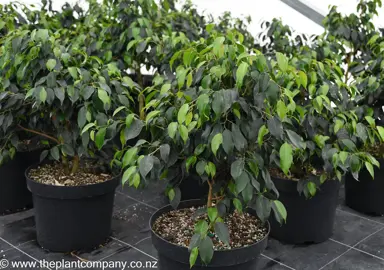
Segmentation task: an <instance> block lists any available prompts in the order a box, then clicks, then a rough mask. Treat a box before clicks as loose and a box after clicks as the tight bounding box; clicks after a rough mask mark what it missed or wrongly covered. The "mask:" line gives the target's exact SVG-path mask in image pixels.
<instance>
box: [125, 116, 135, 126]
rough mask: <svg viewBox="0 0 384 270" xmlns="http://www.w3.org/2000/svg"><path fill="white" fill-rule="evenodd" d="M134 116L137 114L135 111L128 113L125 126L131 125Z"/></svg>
mask: <svg viewBox="0 0 384 270" xmlns="http://www.w3.org/2000/svg"><path fill="white" fill-rule="evenodd" d="M134 118H135V115H134V114H133V113H131V114H128V115H127V117H126V118H125V126H126V127H127V128H129V127H130V126H131V124H132V121H133V119H134Z"/></svg>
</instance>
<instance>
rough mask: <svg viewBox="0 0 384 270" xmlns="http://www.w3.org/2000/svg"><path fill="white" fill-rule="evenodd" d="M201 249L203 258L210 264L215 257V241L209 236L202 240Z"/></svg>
mask: <svg viewBox="0 0 384 270" xmlns="http://www.w3.org/2000/svg"><path fill="white" fill-rule="evenodd" d="M199 251H200V258H201V260H202V261H203V262H204V263H205V264H207V265H208V264H209V262H210V261H211V260H212V257H213V243H212V240H211V238H210V237H209V236H206V237H205V238H204V239H203V240H202V241H201V243H200V246H199Z"/></svg>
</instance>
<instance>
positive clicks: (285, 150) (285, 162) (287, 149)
mask: <svg viewBox="0 0 384 270" xmlns="http://www.w3.org/2000/svg"><path fill="white" fill-rule="evenodd" d="M292 163H293V155H292V146H291V145H290V144H288V143H284V144H283V145H282V146H281V147H280V168H281V170H282V171H283V172H284V173H285V174H286V175H288V172H289V169H290V168H291V166H292Z"/></svg>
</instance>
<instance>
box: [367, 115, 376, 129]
mask: <svg viewBox="0 0 384 270" xmlns="http://www.w3.org/2000/svg"><path fill="white" fill-rule="evenodd" d="M365 120H367V122H368V123H369V125H370V126H371V128H374V127H376V122H375V119H373V118H372V117H371V116H366V117H365Z"/></svg>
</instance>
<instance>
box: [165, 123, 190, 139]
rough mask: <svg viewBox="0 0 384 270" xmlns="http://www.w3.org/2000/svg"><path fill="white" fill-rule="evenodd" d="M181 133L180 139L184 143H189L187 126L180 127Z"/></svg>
mask: <svg viewBox="0 0 384 270" xmlns="http://www.w3.org/2000/svg"><path fill="white" fill-rule="evenodd" d="M168 132H169V131H168ZM179 133H180V137H181V138H182V139H183V141H184V143H187V140H188V128H187V127H186V126H184V125H179Z"/></svg>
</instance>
